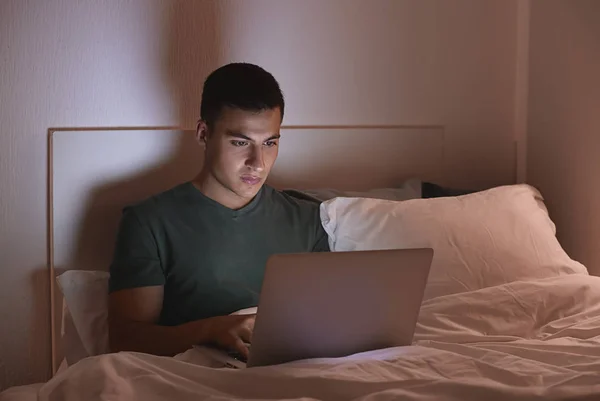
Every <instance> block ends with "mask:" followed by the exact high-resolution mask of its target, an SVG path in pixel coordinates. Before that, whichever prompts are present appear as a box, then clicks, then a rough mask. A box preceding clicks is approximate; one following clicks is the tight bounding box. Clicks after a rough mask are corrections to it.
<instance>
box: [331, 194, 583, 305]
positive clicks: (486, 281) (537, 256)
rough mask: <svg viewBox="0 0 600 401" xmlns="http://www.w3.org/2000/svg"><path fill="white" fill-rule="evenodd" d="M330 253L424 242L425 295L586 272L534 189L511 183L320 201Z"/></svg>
mask: <svg viewBox="0 0 600 401" xmlns="http://www.w3.org/2000/svg"><path fill="white" fill-rule="evenodd" d="M321 220H322V223H323V227H324V228H325V231H326V232H327V234H328V235H329V245H330V248H331V250H332V251H354V250H370V249H405V248H419V247H430V248H433V249H434V257H433V262H432V265H431V271H430V275H429V280H428V283H427V287H426V289H425V295H424V299H425V300H427V299H431V298H435V297H439V296H443V295H448V294H453V293H460V292H466V291H471V290H477V289H480V288H484V287H491V286H494V285H499V284H504V283H508V282H512V281H517V280H525V279H536V278H544V277H551V276H559V275H563V274H574V273H581V274H587V270H586V268H585V267H584V266H583V265H582V264H580V263H578V262H576V261H574V260H572V259H570V258H569V256H568V255H567V254H566V253H565V252H564V250H563V249H562V247H561V246H560V244H559V243H558V240H557V239H556V235H555V234H556V231H555V225H554V223H553V222H552V221H551V220H550V218H549V216H548V212H547V210H546V207H545V206H544V203H543V198H542V196H541V195H540V193H539V192H538V191H537V190H536V189H535V188H533V187H531V186H528V185H511V186H502V187H497V188H493V189H490V190H487V191H482V192H477V193H474V194H469V195H463V196H459V197H447V198H433V199H414V200H407V201H403V202H395V201H388V200H377V199H361V198H336V199H332V200H329V201H327V202H324V203H322V204H321Z"/></svg>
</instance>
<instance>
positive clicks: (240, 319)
mask: <svg viewBox="0 0 600 401" xmlns="http://www.w3.org/2000/svg"><path fill="white" fill-rule="evenodd" d="M255 320H256V314H248V315H228V316H217V317H213V318H210V327H209V332H210V338H211V340H212V342H213V343H214V344H216V345H218V346H220V347H222V348H226V349H229V350H235V351H237V352H239V353H240V354H242V355H243V356H244V357H245V358H248V354H249V351H248V347H246V344H245V343H250V342H251V340H252V331H253V330H254V322H255Z"/></svg>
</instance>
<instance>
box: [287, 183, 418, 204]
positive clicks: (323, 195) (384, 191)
mask: <svg viewBox="0 0 600 401" xmlns="http://www.w3.org/2000/svg"><path fill="white" fill-rule="evenodd" d="M283 192H284V193H287V194H289V195H292V196H294V197H298V198H301V199H307V200H312V201H315V202H324V201H327V200H329V199H333V198H337V197H354V198H374V199H388V200H395V201H401V200H408V199H418V198H420V197H421V181H420V180H417V179H411V180H407V181H405V182H404V183H403V184H402V185H401V186H400V187H398V188H374V189H370V190H366V191H343V190H339V189H332V188H322V189H286V190H284V191H283Z"/></svg>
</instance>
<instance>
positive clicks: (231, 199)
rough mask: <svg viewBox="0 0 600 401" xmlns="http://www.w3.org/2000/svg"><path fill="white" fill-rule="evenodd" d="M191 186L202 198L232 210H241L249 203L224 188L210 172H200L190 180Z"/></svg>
mask: <svg viewBox="0 0 600 401" xmlns="http://www.w3.org/2000/svg"><path fill="white" fill-rule="evenodd" d="M192 184H193V185H194V187H196V189H197V190H198V191H200V192H202V194H203V195H204V196H206V197H208V198H210V199H212V200H214V201H215V202H217V203H220V204H221V205H223V206H225V207H226V208H229V209H232V210H238V209H241V208H243V207H244V206H246V205H247V204H248V203H250V201H249V200H248V199H245V198H242V197H240V196H238V195H237V194H236V193H234V192H233V191H230V190H229V189H227V188H225V187H224V186H223V185H222V184H221V183H220V182H219V181H218V180H217V179H216V178H215V177H214V176H213V175H212V174H211V173H210V172H207V171H205V170H202V171H201V172H200V173H199V174H198V175H197V176H196V177H195V178H194V179H193V180H192Z"/></svg>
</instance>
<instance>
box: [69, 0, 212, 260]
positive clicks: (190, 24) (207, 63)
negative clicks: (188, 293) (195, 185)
mask: <svg viewBox="0 0 600 401" xmlns="http://www.w3.org/2000/svg"><path fill="white" fill-rule="evenodd" d="M217 7H218V4H217V3H216V2H208V1H201V2H196V1H194V2H187V1H186V2H176V3H175V4H174V5H173V6H171V7H169V8H168V11H169V12H168V16H165V27H164V30H163V32H164V37H163V38H162V39H161V40H162V47H163V64H162V65H161V69H162V71H163V77H164V79H165V81H166V82H168V83H169V86H170V89H171V93H172V94H173V98H172V99H171V101H172V102H173V103H175V104H176V105H177V109H178V121H179V122H180V124H179V125H180V126H183V127H185V128H192V127H195V123H196V120H197V119H198V116H199V113H200V100H201V95H202V85H203V83H204V79H205V78H206V76H207V75H208V74H209V73H210V72H211V71H212V70H214V69H215V68H217V67H218V66H219V65H220V60H219V58H220V57H219V54H220V50H219V49H220V43H219V32H220V28H219V26H218V23H219V18H218V12H217ZM178 137H179V140H178V144H177V146H175V147H174V149H175V151H174V152H173V153H172V155H171V158H170V159H169V160H165V161H160V162H157V164H156V165H155V166H153V167H152V168H150V169H148V170H146V171H144V172H142V173H141V174H137V175H135V176H132V177H127V178H124V179H122V180H119V181H117V182H111V183H107V184H103V185H102V186H100V187H98V188H96V189H95V190H94V191H93V192H92V193H90V194H89V200H88V202H87V203H88V206H87V208H86V213H85V219H84V220H83V221H82V222H81V226H80V229H79V235H78V246H77V247H76V251H75V255H73V263H71V266H72V268H77V269H85V268H86V267H87V266H94V265H95V264H96V261H98V260H107V255H111V256H112V251H113V246H114V245H113V241H114V238H115V235H116V230H117V227H118V223H119V220H120V217H121V211H122V208H123V207H124V206H126V205H127V204H129V203H135V202H137V201H140V200H143V199H145V198H147V197H149V196H151V195H153V194H156V193H159V192H162V191H164V190H166V189H169V188H171V187H173V186H175V185H177V184H179V183H181V182H183V181H186V180H189V179H191V178H193V177H194V176H195V175H196V174H197V173H198V172H199V170H200V168H201V166H202V157H203V153H202V147H201V146H200V145H199V144H198V143H197V142H196V139H195V137H194V136H193V135H190V133H189V132H186V133H182V134H181V135H178ZM108 258H110V257H108ZM107 268H108V266H104V269H107Z"/></svg>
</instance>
